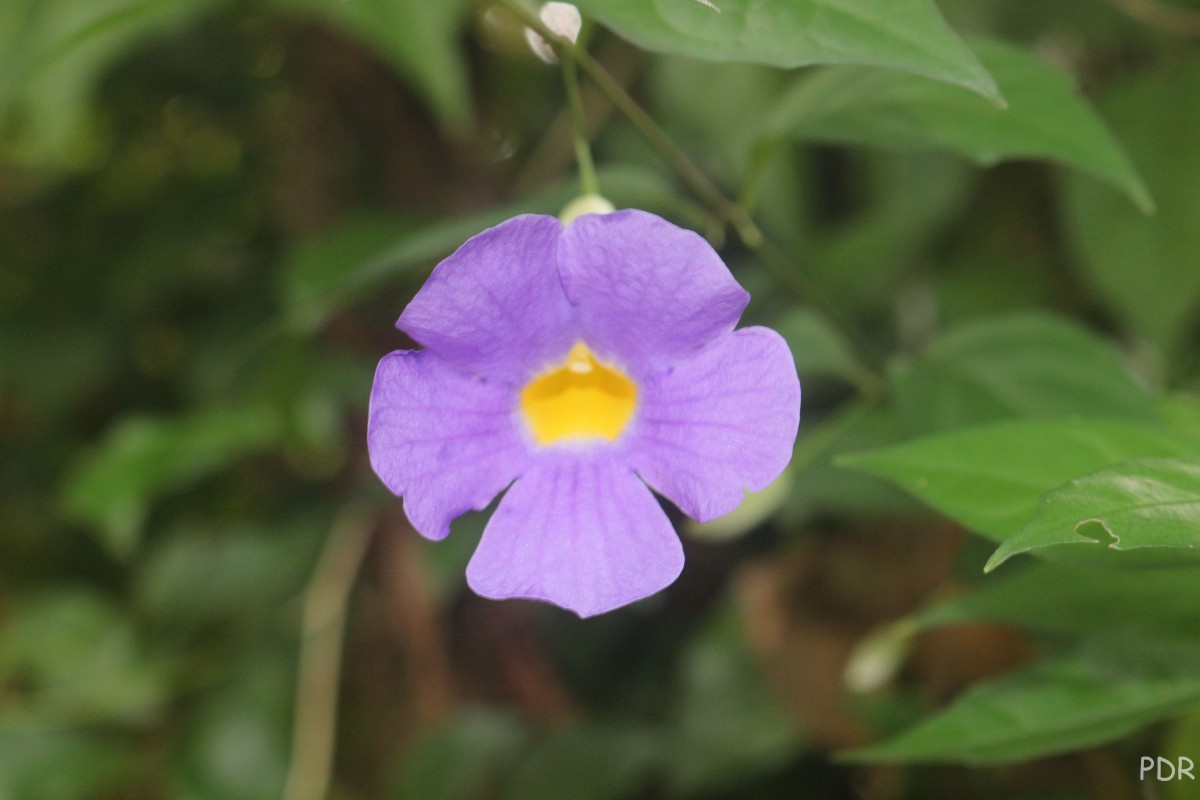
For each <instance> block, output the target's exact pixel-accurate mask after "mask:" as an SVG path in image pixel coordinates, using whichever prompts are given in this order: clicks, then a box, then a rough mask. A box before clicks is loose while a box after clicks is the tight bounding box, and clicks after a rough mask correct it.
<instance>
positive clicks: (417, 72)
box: [272, 0, 471, 130]
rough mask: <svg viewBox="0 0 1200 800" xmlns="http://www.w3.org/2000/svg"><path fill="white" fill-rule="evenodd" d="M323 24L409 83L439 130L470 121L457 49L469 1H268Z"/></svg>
mask: <svg viewBox="0 0 1200 800" xmlns="http://www.w3.org/2000/svg"><path fill="white" fill-rule="evenodd" d="M272 2H273V3H274V4H275V5H276V6H278V7H279V8H281V9H284V10H287V11H304V12H308V13H311V14H316V15H318V16H321V17H324V18H326V19H328V20H329V21H330V22H333V23H335V24H337V25H339V26H341V27H343V28H345V29H346V30H347V31H348V32H349V33H351V34H353V35H354V36H356V37H358V38H360V39H362V40H363V41H365V42H367V43H368V44H369V45H370V46H371V47H373V48H374V49H375V50H376V52H378V53H379V54H380V55H381V56H382V57H383V58H384V59H385V60H387V61H388V62H390V63H391V64H393V65H394V66H395V67H396V68H397V69H398V70H399V71H400V73H401V74H403V75H404V76H406V77H407V78H408V79H409V80H411V81H412V82H413V84H414V85H415V86H416V88H417V90H418V91H419V92H421V93H422V94H423V95H424V96H425V99H426V100H427V101H428V102H429V104H430V106H431V107H432V108H433V110H434V112H435V113H436V114H437V116H438V118H439V119H440V120H441V122H442V124H443V125H445V126H447V127H449V128H451V129H455V130H461V129H464V128H466V126H467V125H468V123H469V122H470V120H471V98H470V93H469V90H468V82H467V68H466V64H465V61H464V58H463V54H462V52H461V51H460V49H459V46H458V35H459V30H460V28H461V26H462V24H463V22H464V20H465V18H466V14H467V11H468V9H469V8H470V5H471V4H470V2H469V0H438V1H437V2H433V3H429V2H413V0H272Z"/></svg>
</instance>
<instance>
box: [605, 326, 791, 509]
mask: <svg viewBox="0 0 1200 800" xmlns="http://www.w3.org/2000/svg"><path fill="white" fill-rule="evenodd" d="M643 388H644V401H643V405H642V408H641V410H640V412H639V415H638V419H637V430H636V433H635V434H634V438H633V440H632V441H631V442H630V445H629V447H630V450H629V456H628V458H629V463H630V464H631V465H632V466H633V468H634V469H635V470H637V472H638V474H639V475H641V476H642V478H643V480H645V481H646V483H648V484H649V485H650V486H652V487H653V488H654V489H655V491H657V492H659V493H661V494H662V495H664V496H666V497H667V498H669V499H670V500H671V501H672V502H674V503H675V504H676V505H678V506H679V508H680V509H682V510H683V512H684V513H686V514H687V515H688V516H690V517H692V518H694V519H696V520H699V521H700V522H705V521H707V520H710V519H713V518H715V517H719V516H722V515H724V514H728V513H729V512H730V511H732V510H733V509H735V508H737V506H738V504H740V503H741V502H742V497H743V490H744V489H749V490H751V491H758V490H760V489H762V488H764V487H765V486H766V485H767V484H768V483H770V482H771V481H772V480H774V479H775V478H776V477H778V476H779V473H781V472H783V469H784V467H786V466H787V463H788V461H789V460H790V459H791V457H792V445H793V444H794V443H795V440H796V429H797V427H798V426H799V424H800V380H799V378H798V377H797V376H796V365H795V362H794V361H793V360H792V354H791V351H790V350H789V349H788V346H787V343H785V342H784V340H783V337H781V336H780V335H779V334H777V333H775V331H773V330H770V329H769V328H743V329H741V330H739V331H737V332H735V333H734V334H732V335H731V336H729V337H728V338H727V339H726V340H725V341H723V342H720V343H718V344H716V345H714V346H713V347H711V348H709V349H708V350H705V351H704V352H703V353H701V354H700V355H699V356H697V357H696V358H694V359H692V360H691V361H688V362H685V363H683V364H680V365H679V366H677V367H676V368H675V369H674V370H673V371H671V372H670V373H669V374H664V375H660V376H658V377H657V378H656V379H655V380H653V381H650V382H648V383H647V384H645V386H644V387H643Z"/></svg>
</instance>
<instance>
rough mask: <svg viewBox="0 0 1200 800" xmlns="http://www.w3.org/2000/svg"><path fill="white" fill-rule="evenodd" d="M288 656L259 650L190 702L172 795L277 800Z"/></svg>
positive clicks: (182, 799) (287, 707)
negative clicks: (208, 690)
mask: <svg viewBox="0 0 1200 800" xmlns="http://www.w3.org/2000/svg"><path fill="white" fill-rule="evenodd" d="M289 659H290V654H289V657H288V658H282V657H278V656H277V655H276V654H275V653H273V652H271V651H270V650H267V649H265V648H260V649H258V650H257V651H254V652H253V653H252V655H251V658H250V660H249V661H247V662H246V663H245V664H242V665H239V669H238V670H237V671H236V672H235V673H234V674H233V675H232V676H231V678H230V680H229V681H228V682H227V683H225V684H224V685H222V686H220V687H217V688H216V690H215V691H213V692H210V693H208V694H207V695H206V696H204V697H203V698H201V699H199V700H198V702H196V703H194V704H193V707H192V714H191V717H190V718H189V720H188V723H187V725H186V727H185V728H184V732H185V734H186V738H185V739H184V740H183V741H182V742H181V743H180V747H181V749H180V751H179V753H178V763H177V765H176V770H177V771H176V778H175V784H176V785H175V786H174V792H173V794H172V796H173V797H177V798H179V800H278V798H279V797H280V796H281V793H282V790H283V784H284V777H285V775H286V774H287V759H288V743H289V741H288V732H289V728H290V723H291V703H292V675H291V665H290V663H289Z"/></svg>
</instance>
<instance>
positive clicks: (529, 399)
mask: <svg viewBox="0 0 1200 800" xmlns="http://www.w3.org/2000/svg"><path fill="white" fill-rule="evenodd" d="M637 395H638V390H637V385H636V384H634V382H633V381H631V380H630V379H629V377H628V376H627V375H625V373H623V372H621V371H620V370H619V369H616V368H615V367H612V366H609V365H606V364H601V363H600V362H599V361H597V360H596V356H595V355H593V354H592V351H591V350H589V349H588V346H587V345H585V344H584V343H583V342H577V343H576V344H575V346H574V347H572V348H571V352H570V353H568V354H567V358H566V360H565V361H564V362H563V363H562V365H561V366H559V367H555V368H553V369H551V370H550V371H548V372H545V373H543V374H541V375H539V376H538V377H536V378H534V379H533V380H531V381H530V382H529V383H528V384H526V386H525V388H524V389H522V390H521V401H520V406H521V413H522V414H523V415H524V417H525V422H526V423H528V425H529V430H530V432H531V433H532V434H533V438H534V441H536V442H537V443H538V444H539V445H542V446H543V447H544V446H546V445H552V444H557V443H559V442H562V441H564V440H567V439H595V438H601V439H607V440H608V441H610V442H612V441H616V440H617V438H619V437H620V435H621V434H622V433H624V432H625V428H626V427H628V426H629V421H630V420H631V419H632V418H633V410H634V409H635V408H636V407H637Z"/></svg>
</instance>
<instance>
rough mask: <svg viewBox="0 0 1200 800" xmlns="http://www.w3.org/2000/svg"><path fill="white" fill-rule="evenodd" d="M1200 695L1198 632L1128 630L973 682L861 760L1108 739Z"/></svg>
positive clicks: (1012, 755)
mask: <svg viewBox="0 0 1200 800" xmlns="http://www.w3.org/2000/svg"><path fill="white" fill-rule="evenodd" d="M1196 703H1200V642H1197V641H1196V640H1195V637H1194V636H1185V637H1176V638H1174V639H1166V638H1158V637H1148V636H1135V635H1123V636H1119V637H1102V638H1097V639H1095V640H1091V641H1087V642H1084V643H1083V644H1082V645H1081V646H1079V647H1078V648H1076V649H1074V650H1072V651H1069V652H1066V653H1063V654H1060V655H1058V656H1055V657H1052V658H1047V659H1045V660H1043V661H1039V662H1036V663H1034V664H1032V665H1030V666H1028V667H1026V668H1024V669H1022V670H1020V671H1018V672H1016V673H1014V674H1012V675H1009V676H1007V677H1004V678H1000V679H999V680H994V681H990V682H988V683H985V684H983V685H981V686H978V687H976V688H973V689H970V690H968V691H967V692H966V693H965V694H963V695H962V696H961V697H960V698H958V699H957V700H956V701H955V702H954V703H952V704H951V705H950V707H949V708H947V709H945V710H944V711H942V712H941V713H939V714H937V715H935V716H933V717H932V718H930V719H927V720H925V721H924V722H921V723H918V724H917V725H916V726H915V727H913V728H911V729H909V730H907V731H905V732H903V733H901V734H900V735H899V736H897V737H895V738H893V739H891V740H889V741H886V742H883V743H882V744H878V745H874V746H872V747H868V748H865V749H863V750H857V751H854V752H852V753H850V754H848V758H849V759H850V760H853V761H871V762H914V761H936V762H954V763H963V764H971V765H978V764H996V763H1005V762H1012V761H1023V760H1026V759H1030V758H1036V757H1039V756H1046V755H1052V754H1054V753H1063V752H1067V751H1070V750H1078V749H1082V748H1085V747H1090V746H1095V745H1098V744H1103V743H1105V742H1109V741H1112V740H1113V739H1116V738H1118V737H1120V736H1123V735H1125V734H1127V733H1129V732H1131V731H1134V730H1136V729H1137V728H1140V727H1141V726H1143V725H1146V724H1148V723H1150V722H1154V721H1155V720H1159V719H1164V718H1167V717H1172V716H1176V715H1178V714H1180V713H1182V712H1183V711H1185V710H1186V709H1187V708H1188V706H1189V704H1196Z"/></svg>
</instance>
